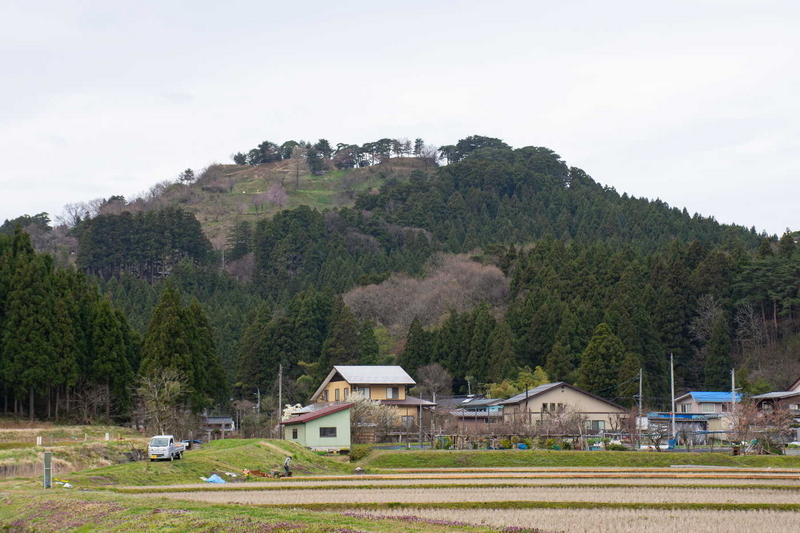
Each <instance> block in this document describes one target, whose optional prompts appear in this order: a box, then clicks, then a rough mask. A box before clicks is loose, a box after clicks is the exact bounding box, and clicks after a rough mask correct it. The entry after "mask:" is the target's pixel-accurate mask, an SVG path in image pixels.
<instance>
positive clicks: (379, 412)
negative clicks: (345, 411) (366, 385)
mask: <svg viewBox="0 0 800 533" xmlns="http://www.w3.org/2000/svg"><path fill="white" fill-rule="evenodd" d="M347 402H348V403H352V404H353V406H352V407H351V408H350V434H351V435H353V441H354V442H359V441H360V440H363V437H364V435H365V434H368V433H371V432H374V434H375V440H376V441H380V440H381V439H382V438H383V437H384V436H386V435H387V434H388V433H389V431H391V430H392V428H394V427H395V426H396V425H397V422H398V420H399V418H400V417H399V414H398V411H397V407H394V406H391V405H384V404H382V403H381V402H380V401H378V400H371V399H369V398H367V397H365V396H364V395H362V394H361V393H358V392H354V393H351V394H350V396H349V397H348V398H347Z"/></svg>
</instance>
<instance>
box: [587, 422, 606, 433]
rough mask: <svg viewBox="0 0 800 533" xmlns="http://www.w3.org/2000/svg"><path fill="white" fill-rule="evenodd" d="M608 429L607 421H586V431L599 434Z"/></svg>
mask: <svg viewBox="0 0 800 533" xmlns="http://www.w3.org/2000/svg"><path fill="white" fill-rule="evenodd" d="M605 429H606V421H605V420H587V421H586V430H587V431H591V432H593V433H599V432H601V431H605Z"/></svg>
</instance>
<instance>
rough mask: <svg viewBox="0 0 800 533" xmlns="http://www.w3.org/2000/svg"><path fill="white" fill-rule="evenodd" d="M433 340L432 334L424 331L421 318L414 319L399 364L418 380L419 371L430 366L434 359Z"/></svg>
mask: <svg viewBox="0 0 800 533" xmlns="http://www.w3.org/2000/svg"><path fill="white" fill-rule="evenodd" d="M432 344H433V338H432V335H431V333H429V332H427V331H425V330H424V329H422V323H421V322H420V320H419V317H416V316H415V317H414V320H412V321H411V326H409V328H408V334H407V335H406V346H405V349H404V350H403V352H402V353H401V354H400V358H399V361H398V362H399V363H400V366H402V367H403V369H404V370H405V371H406V372H408V373H409V375H411V377H413V378H416V376H417V369H419V368H421V367H423V366H425V365H427V364H429V363H430V362H431V359H432V354H431V350H432V349H433V346H432Z"/></svg>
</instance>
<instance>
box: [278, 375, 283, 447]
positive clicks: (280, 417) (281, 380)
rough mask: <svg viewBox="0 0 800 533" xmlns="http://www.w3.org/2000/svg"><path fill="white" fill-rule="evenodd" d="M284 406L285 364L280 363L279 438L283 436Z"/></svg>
mask: <svg viewBox="0 0 800 533" xmlns="http://www.w3.org/2000/svg"><path fill="white" fill-rule="evenodd" d="M282 406H283V365H282V364H279V365H278V438H279V439H282V438H283V435H282V433H283V425H282V424H281V419H282V418H283V416H281V415H282V414H283V413H282V410H281V407H282Z"/></svg>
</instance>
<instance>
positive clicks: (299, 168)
mask: <svg viewBox="0 0 800 533" xmlns="http://www.w3.org/2000/svg"><path fill="white" fill-rule="evenodd" d="M289 168H290V169H291V174H292V176H294V189H295V190H297V189H299V188H300V176H302V175H303V174H307V173H308V171H309V170H308V161H306V149H305V148H301V147H300V146H295V147H294V148H293V149H292V158H291V159H290V160H289Z"/></svg>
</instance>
